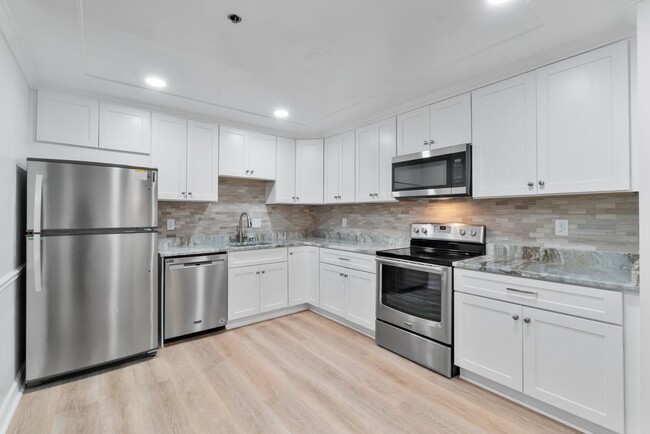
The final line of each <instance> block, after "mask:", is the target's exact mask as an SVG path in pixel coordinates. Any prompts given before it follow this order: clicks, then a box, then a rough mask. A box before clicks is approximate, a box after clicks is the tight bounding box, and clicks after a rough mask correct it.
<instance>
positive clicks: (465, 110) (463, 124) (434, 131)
mask: <svg viewBox="0 0 650 434" xmlns="http://www.w3.org/2000/svg"><path fill="white" fill-rule="evenodd" d="M429 111H430V119H431V120H430V122H429V128H430V130H431V137H430V139H429V146H430V148H431V149H436V148H443V147H445V146H454V145H462V144H465V143H472V102H471V97H470V94H469V93H465V94H463V95H459V96H456V97H454V98H449V99H446V100H444V101H440V102H437V103H435V104H432V105H431V106H429Z"/></svg>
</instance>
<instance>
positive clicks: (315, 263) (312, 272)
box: [304, 247, 320, 307]
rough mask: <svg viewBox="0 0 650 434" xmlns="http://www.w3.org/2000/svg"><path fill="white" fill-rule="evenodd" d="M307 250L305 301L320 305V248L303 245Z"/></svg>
mask: <svg viewBox="0 0 650 434" xmlns="http://www.w3.org/2000/svg"><path fill="white" fill-rule="evenodd" d="M304 248H305V249H306V250H307V291H306V293H305V299H306V300H305V301H306V302H307V303H309V304H311V305H313V306H316V307H318V306H320V249H319V248H318V247H304Z"/></svg>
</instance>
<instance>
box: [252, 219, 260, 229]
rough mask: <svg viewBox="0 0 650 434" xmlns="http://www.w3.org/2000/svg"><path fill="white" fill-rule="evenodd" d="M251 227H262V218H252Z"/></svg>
mask: <svg viewBox="0 0 650 434" xmlns="http://www.w3.org/2000/svg"><path fill="white" fill-rule="evenodd" d="M253 227H254V228H261V227H262V219H253Z"/></svg>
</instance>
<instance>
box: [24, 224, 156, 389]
mask: <svg viewBox="0 0 650 434" xmlns="http://www.w3.org/2000/svg"><path fill="white" fill-rule="evenodd" d="M37 238H38V237H36V236H28V237H27V331H26V333H27V348H26V353H27V354H26V380H27V382H30V381H33V380H37V379H45V378H48V377H53V376H56V375H60V374H64V373H67V372H73V371H76V370H79V369H84V368H89V367H92V366H95V365H99V364H102V363H105V362H109V361H112V360H118V359H122V358H125V357H128V356H131V355H135V354H139V353H144V352H147V351H149V350H152V349H155V348H156V347H157V343H158V288H157V283H158V282H157V280H158V278H157V262H156V254H155V252H156V248H157V234H155V233H130V234H98V235H67V236H66V235H62V236H42V237H40V244H41V260H40V262H37V261H35V258H34V243H35V242H36V239H37ZM35 268H38V269H39V270H40V271H41V275H42V290H41V291H40V292H37V291H36V287H35V281H34V275H35Z"/></svg>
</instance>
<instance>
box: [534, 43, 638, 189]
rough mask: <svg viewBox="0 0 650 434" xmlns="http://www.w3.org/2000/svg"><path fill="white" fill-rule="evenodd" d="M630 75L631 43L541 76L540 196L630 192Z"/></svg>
mask: <svg viewBox="0 0 650 434" xmlns="http://www.w3.org/2000/svg"><path fill="white" fill-rule="evenodd" d="M628 70H629V68H628V42H627V41H623V42H619V43H617V44H613V45H610V46H607V47H604V48H601V49H598V50H594V51H591V52H588V53H585V54H582V55H580V56H576V57H572V58H570V59H567V60H564V61H561V62H558V63H554V64H552V65H549V66H546V67H544V68H541V69H538V70H537V125H538V164H539V166H538V167H539V182H540V188H539V193H540V194H557V193H592V192H599V191H620V190H628V189H629V188H630V131H629V123H630V115H629V95H630V88H629V82H628ZM541 183H543V184H541Z"/></svg>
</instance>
